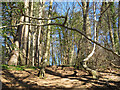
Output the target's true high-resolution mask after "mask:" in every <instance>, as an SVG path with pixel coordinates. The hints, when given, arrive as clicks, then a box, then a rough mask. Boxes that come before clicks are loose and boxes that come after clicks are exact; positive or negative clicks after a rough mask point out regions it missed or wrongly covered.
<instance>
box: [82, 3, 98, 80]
mask: <svg viewBox="0 0 120 90" xmlns="http://www.w3.org/2000/svg"><path fill="white" fill-rule="evenodd" d="M93 7H94V40H95V41H96V22H95V21H96V14H95V4H94V6H93ZM95 47H96V44H95V43H94V47H93V50H92V52H91V53H90V54H89V55H88V56H87V57H86V58H85V59H84V60H83V67H84V68H85V70H87V71H88V72H89V73H90V74H92V75H93V78H97V77H98V72H97V71H95V70H92V69H90V68H88V66H87V64H86V62H87V61H88V60H89V59H90V58H91V57H92V56H93V54H94V52H95Z"/></svg>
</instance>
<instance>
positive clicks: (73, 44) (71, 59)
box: [70, 35, 75, 65]
mask: <svg viewBox="0 0 120 90" xmlns="http://www.w3.org/2000/svg"><path fill="white" fill-rule="evenodd" d="M74 46H75V35H74V38H73V43H72V47H71V53H70V65H72V64H73V60H74V52H75V47H74Z"/></svg>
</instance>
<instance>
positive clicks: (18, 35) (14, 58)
mask: <svg viewBox="0 0 120 90" xmlns="http://www.w3.org/2000/svg"><path fill="white" fill-rule="evenodd" d="M23 21H24V16H21V18H20V23H21V22H23ZM23 29H24V25H19V26H18V27H17V33H16V37H15V38H14V44H15V47H14V50H12V52H13V55H12V56H11V57H10V60H9V61H8V65H17V64H18V58H19V48H20V46H19V45H20V44H21V37H22V30H23ZM20 54H21V53H20Z"/></svg>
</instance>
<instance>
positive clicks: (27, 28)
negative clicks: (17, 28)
mask: <svg viewBox="0 0 120 90" xmlns="http://www.w3.org/2000/svg"><path fill="white" fill-rule="evenodd" d="M24 7H25V9H26V10H25V15H27V16H28V15H29V0H26V1H25V6H24ZM25 22H29V18H28V17H25ZM28 33H29V26H28V25H25V29H24V33H23V34H24V43H23V54H24V62H23V64H24V65H25V64H26V65H27V61H28V58H27V54H26V53H27V42H28Z"/></svg>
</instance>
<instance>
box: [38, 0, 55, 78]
mask: <svg viewBox="0 0 120 90" xmlns="http://www.w3.org/2000/svg"><path fill="white" fill-rule="evenodd" d="M52 3H53V0H51V1H50V6H49V13H48V17H49V18H50V17H51V11H52ZM50 23H51V20H48V24H50ZM50 29H51V26H48V30H47V37H46V38H47V39H46V40H47V41H46V51H45V54H44V56H43V61H42V62H41V70H40V73H39V75H38V76H40V77H42V78H44V77H45V67H46V65H47V63H49V57H50V56H49V55H50V54H49V53H50V51H49V50H50Z"/></svg>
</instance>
